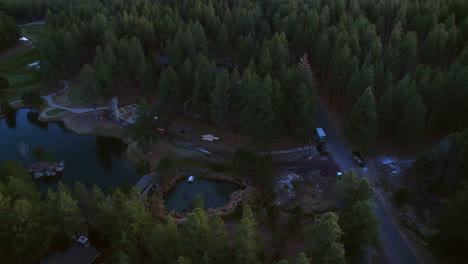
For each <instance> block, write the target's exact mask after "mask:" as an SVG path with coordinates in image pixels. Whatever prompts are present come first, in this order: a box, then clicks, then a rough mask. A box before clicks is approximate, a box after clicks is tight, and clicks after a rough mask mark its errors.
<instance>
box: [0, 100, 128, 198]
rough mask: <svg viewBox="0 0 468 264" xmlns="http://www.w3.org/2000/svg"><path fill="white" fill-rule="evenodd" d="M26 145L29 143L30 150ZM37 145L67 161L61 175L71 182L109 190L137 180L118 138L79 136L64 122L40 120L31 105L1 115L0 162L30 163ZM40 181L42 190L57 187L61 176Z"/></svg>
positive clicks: (33, 159) (27, 164)
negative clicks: (2, 116)
mask: <svg viewBox="0 0 468 264" xmlns="http://www.w3.org/2000/svg"><path fill="white" fill-rule="evenodd" d="M23 142H24V144H23ZM24 146H28V147H29V152H28V151H27V147H24ZM34 147H42V148H44V149H46V150H48V151H52V152H54V153H55V155H56V156H57V158H58V160H65V161H66V162H67V166H66V169H65V171H64V172H63V175H62V177H61V178H59V179H60V180H61V181H62V182H63V183H65V184H67V185H68V186H72V185H73V184H74V183H75V182H76V181H80V182H82V183H84V184H85V185H87V186H92V185H93V184H96V185H98V186H99V187H101V188H102V189H103V191H107V190H108V189H109V188H110V187H117V186H120V185H121V184H124V183H129V184H132V185H133V184H135V182H136V181H137V174H136V168H135V167H134V166H133V165H132V164H131V163H130V162H129V161H128V160H126V158H125V151H126V145H125V144H124V143H123V142H122V141H121V140H119V139H113V138H106V137H96V136H83V135H81V136H79V135H77V134H75V133H74V132H71V131H70V130H68V129H66V128H65V127H64V126H63V125H62V123H43V122H38V121H37V112H34V111H33V112H31V111H30V110H29V109H20V110H17V111H16V114H15V115H14V116H13V117H10V118H3V119H0V162H2V161H5V160H15V161H19V162H21V163H22V164H24V165H25V166H26V167H28V166H29V165H30V164H32V163H34V162H36V161H37V160H36V159H35V158H34V157H33V156H32V154H31V152H32V150H33V148H34ZM37 183H38V186H39V189H41V190H45V189H47V188H53V189H55V188H56V186H57V184H58V179H56V180H51V181H47V183H46V182H44V181H43V180H38V181H37Z"/></svg>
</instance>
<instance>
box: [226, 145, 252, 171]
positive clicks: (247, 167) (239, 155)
mask: <svg viewBox="0 0 468 264" xmlns="http://www.w3.org/2000/svg"><path fill="white" fill-rule="evenodd" d="M257 157H258V154H257V152H255V151H253V150H251V149H248V148H245V147H238V148H237V149H236V151H235V152H234V158H233V160H232V167H233V169H234V170H236V171H238V172H249V171H254V170H255V169H256V163H257Z"/></svg>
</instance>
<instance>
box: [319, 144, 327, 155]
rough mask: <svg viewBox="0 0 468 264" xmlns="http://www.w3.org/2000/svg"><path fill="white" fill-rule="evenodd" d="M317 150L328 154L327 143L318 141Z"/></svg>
mask: <svg viewBox="0 0 468 264" xmlns="http://www.w3.org/2000/svg"><path fill="white" fill-rule="evenodd" d="M317 150H318V152H319V153H320V154H321V155H328V150H327V149H326V148H325V143H317Z"/></svg>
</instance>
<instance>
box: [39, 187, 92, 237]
mask: <svg viewBox="0 0 468 264" xmlns="http://www.w3.org/2000/svg"><path fill="white" fill-rule="evenodd" d="M47 204H48V206H49V210H50V222H51V223H55V224H56V225H57V226H58V227H60V231H61V232H62V235H65V236H71V235H75V234H77V233H78V231H82V227H83V225H82V224H83V223H81V221H80V219H81V216H80V210H79V208H78V202H77V201H76V200H75V199H73V197H72V196H71V194H70V192H69V191H68V189H67V188H66V187H65V186H64V185H62V184H61V183H60V184H59V187H58V189H57V191H56V192H53V191H51V190H50V189H49V191H48V192H47Z"/></svg>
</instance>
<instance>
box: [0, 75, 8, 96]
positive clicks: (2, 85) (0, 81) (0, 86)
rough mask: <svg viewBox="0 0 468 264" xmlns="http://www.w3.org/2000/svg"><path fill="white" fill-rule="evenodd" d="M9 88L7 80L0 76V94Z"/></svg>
mask: <svg viewBox="0 0 468 264" xmlns="http://www.w3.org/2000/svg"><path fill="white" fill-rule="evenodd" d="M9 87H10V82H8V79H7V78H6V77H5V76H3V75H0V93H1V92H2V91H4V90H6V89H8V88H9Z"/></svg>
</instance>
